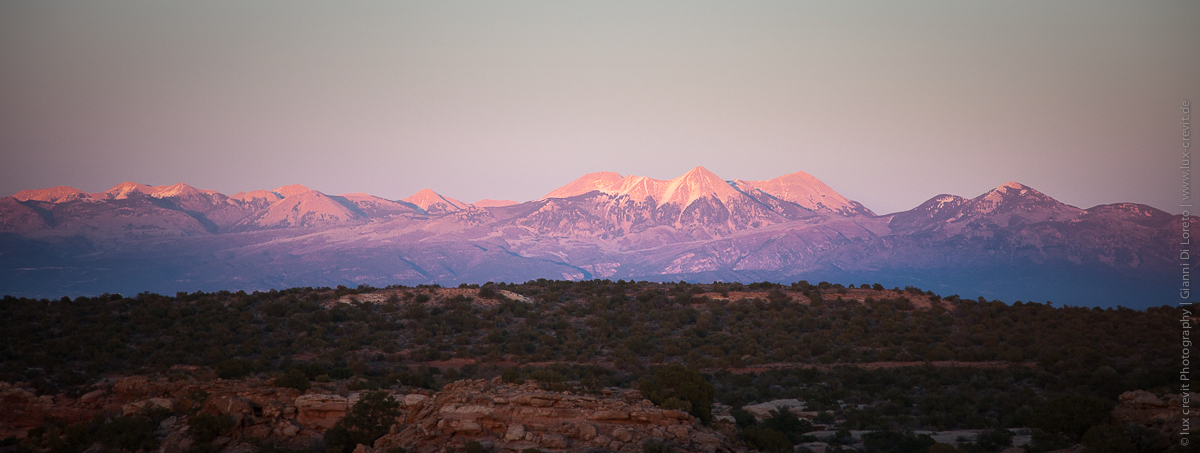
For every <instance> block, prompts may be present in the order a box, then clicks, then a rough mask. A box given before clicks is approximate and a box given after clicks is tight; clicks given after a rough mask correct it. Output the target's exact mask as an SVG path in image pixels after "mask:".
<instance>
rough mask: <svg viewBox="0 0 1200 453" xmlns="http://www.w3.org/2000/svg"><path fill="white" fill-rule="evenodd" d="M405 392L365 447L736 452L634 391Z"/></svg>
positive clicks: (463, 386) (489, 387)
mask: <svg viewBox="0 0 1200 453" xmlns="http://www.w3.org/2000/svg"><path fill="white" fill-rule="evenodd" d="M606 393H608V392H606ZM412 396H413V395H408V396H406V397H405V398H403V399H402V404H403V405H404V407H403V409H404V415H403V420H401V423H399V424H397V425H396V426H394V427H393V428H392V431H393V432H392V433H391V434H389V435H387V436H384V437H383V438H381V439H379V440H378V441H376V442H375V445H374V446H373V449H370V450H369V451H372V452H380V453H381V452H384V451H386V450H387V449H388V448H391V447H403V448H406V449H408V450H409V451H416V452H422V453H431V452H437V451H442V450H443V449H444V448H445V447H447V446H450V447H455V448H462V447H463V446H464V445H465V444H466V443H467V442H469V441H476V442H479V443H480V444H482V445H484V446H491V447H492V448H493V449H494V451H497V452H504V451H521V450H524V449H527V448H537V449H541V450H543V451H562V452H584V451H588V450H592V449H607V450H611V451H617V452H626V451H629V452H632V451H639V452H640V451H642V448H643V444H644V443H646V442H659V443H663V444H672V445H675V446H676V447H677V450H679V451H697V452H709V453H714V452H729V451H738V447H736V446H735V444H734V443H733V442H732V441H730V439H728V438H727V437H726V436H725V435H724V434H721V433H719V432H716V431H713V430H712V429H709V428H707V427H704V426H702V425H701V424H700V423H699V422H698V421H697V420H695V419H694V418H693V417H692V416H691V415H688V414H687V413H685V412H680V411H675V410H667V409H662V408H659V407H657V406H655V405H653V404H652V403H650V402H649V401H647V400H644V399H642V396H641V394H640V393H638V392H637V391H634V390H615V391H613V392H612V394H611V395H606V396H592V395H576V394H571V393H570V392H552V391H545V390H541V389H539V388H538V387H537V386H536V385H533V384H526V385H514V384H504V383H501V382H500V381H499V380H492V381H490V382H489V381H483V380H464V381H458V382H455V383H452V384H449V385H447V386H446V387H445V388H443V389H442V391H441V392H439V393H437V394H436V395H434V396H433V397H432V398H410V397H412Z"/></svg>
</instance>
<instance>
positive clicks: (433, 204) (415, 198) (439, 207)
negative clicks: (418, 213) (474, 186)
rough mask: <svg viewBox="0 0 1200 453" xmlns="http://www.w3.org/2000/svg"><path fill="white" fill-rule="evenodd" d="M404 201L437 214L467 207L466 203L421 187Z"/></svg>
mask: <svg viewBox="0 0 1200 453" xmlns="http://www.w3.org/2000/svg"><path fill="white" fill-rule="evenodd" d="M400 201H404V202H406V203H412V204H414V205H416V206H417V207H419V208H421V209H422V210H424V211H425V212H428V213H431V214H438V213H443V212H453V211H461V210H463V209H467V204H466V203H463V202H461V201H458V200H455V199H453V198H450V197H444V196H442V195H441V194H438V193H437V192H434V191H433V190H430V189H421V191H420V192H417V193H415V194H413V195H412V196H411V197H408V198H405V199H403V200H400Z"/></svg>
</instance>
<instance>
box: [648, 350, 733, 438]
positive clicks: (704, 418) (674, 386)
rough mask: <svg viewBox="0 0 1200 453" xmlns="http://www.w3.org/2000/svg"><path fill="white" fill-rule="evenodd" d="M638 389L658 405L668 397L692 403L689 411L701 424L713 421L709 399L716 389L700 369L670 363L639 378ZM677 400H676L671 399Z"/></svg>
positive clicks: (711, 398) (714, 396)
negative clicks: (697, 370) (705, 378)
mask: <svg viewBox="0 0 1200 453" xmlns="http://www.w3.org/2000/svg"><path fill="white" fill-rule="evenodd" d="M638 390H639V391H641V392H642V395H645V396H646V398H647V399H649V400H650V401H651V402H653V403H654V404H657V405H659V406H660V407H661V406H662V405H663V404H665V403H666V402H667V401H668V400H669V399H671V398H675V399H676V400H678V401H687V402H688V403H691V410H689V411H688V413H690V414H692V415H693V416H695V417H696V418H698V419H700V421H701V422H703V423H704V424H708V423H709V422H711V421H712V402H713V398H716V396H717V389H716V388H715V387H713V385H712V384H709V383H708V381H706V380H704V376H701V375H700V373H698V372H696V371H694V370H690V369H688V368H686V367H684V366H683V365H678V364H671V365H667V366H663V367H658V368H656V369H654V370H653V373H650V374H648V375H646V376H643V377H642V379H641V380H640V381H638ZM673 404H678V403H673Z"/></svg>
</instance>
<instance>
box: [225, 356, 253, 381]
mask: <svg viewBox="0 0 1200 453" xmlns="http://www.w3.org/2000/svg"><path fill="white" fill-rule="evenodd" d="M216 370H217V375H218V376H220V377H221V379H237V378H241V377H245V376H246V375H248V374H250V372H251V371H253V370H254V364H253V363H251V362H250V361H249V360H246V359H229V360H226V361H224V362H221V363H218V364H217V367H216Z"/></svg>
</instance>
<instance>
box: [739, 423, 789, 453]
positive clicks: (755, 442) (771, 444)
mask: <svg viewBox="0 0 1200 453" xmlns="http://www.w3.org/2000/svg"><path fill="white" fill-rule="evenodd" d="M739 437H741V439H742V441H744V442H746V446H748V447H750V448H751V449H753V450H758V451H792V443H791V442H790V441H788V439H787V436H784V435H783V433H781V432H779V431H776V430H773V429H770V428H759V427H755V426H751V427H749V428H746V429H744V430H742V432H741V433H740V434H739Z"/></svg>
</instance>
